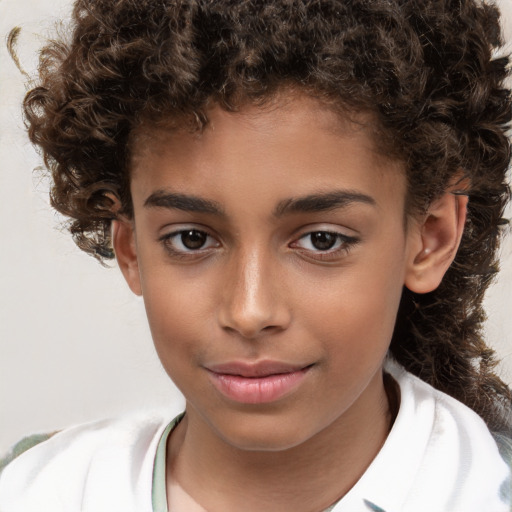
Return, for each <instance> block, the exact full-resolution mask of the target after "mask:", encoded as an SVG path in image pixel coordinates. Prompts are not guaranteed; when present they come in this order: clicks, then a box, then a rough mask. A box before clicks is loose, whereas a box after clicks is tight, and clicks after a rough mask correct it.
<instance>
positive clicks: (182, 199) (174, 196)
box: [144, 190, 226, 217]
mask: <svg viewBox="0 0 512 512" xmlns="http://www.w3.org/2000/svg"><path fill="white" fill-rule="evenodd" d="M144 206H145V207H146V208H172V209H175V210H183V211H186V212H198V213H209V214H213V215H219V216H222V217H224V216H225V215H226V214H225V212H224V210H223V208H222V206H221V205H220V204H219V203H217V202H215V201H210V200H209V199H203V198H202V197H196V196H189V195H186V194H178V193H174V192H166V191H165V190H157V191H156V192H153V193H152V194H151V195H150V196H149V197H148V198H147V199H146V201H144Z"/></svg>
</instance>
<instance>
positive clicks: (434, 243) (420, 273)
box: [405, 191, 468, 293]
mask: <svg viewBox="0 0 512 512" xmlns="http://www.w3.org/2000/svg"><path fill="white" fill-rule="evenodd" d="M467 204H468V197H467V196H466V195H462V194H460V193H454V192H452V191H447V192H445V193H444V195H443V196H442V197H440V198H439V199H437V200H436V201H434V202H433V203H432V205H431V206H430V208H429V209H428V211H427V214H426V215H425V216H424V217H423V218H422V219H421V220H420V221H419V223H418V224H416V225H414V226H411V227H410V229H411V230H412V231H411V232H410V233H409V236H410V237H412V240H410V242H411V243H410V249H411V250H410V254H409V256H408V258H409V262H408V266H407V271H406V278H405V286H406V287H407V288H409V290H411V291H412V292H415V293H428V292H431V291H433V290H435V289H436V288H437V287H438V286H439V284H440V283H441V280H442V279H443V277H444V274H445V273H446V271H447V270H448V267H449V266H450V265H451V263H452V262H453V260H454V258H455V255H456V254H457V249H458V248H459V244H460V240H461V238H462V233H463V231H464V225H465V222H466V214H467Z"/></svg>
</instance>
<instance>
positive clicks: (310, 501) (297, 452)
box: [167, 374, 394, 512]
mask: <svg viewBox="0 0 512 512" xmlns="http://www.w3.org/2000/svg"><path fill="white" fill-rule="evenodd" d="M368 388H369V389H368ZM368 388H367V390H365V396H364V397H363V396H361V397H359V398H358V399H357V400H356V402H355V403H354V404H353V405H352V406H351V407H350V408H349V409H348V410H347V411H346V412H345V413H344V414H343V415H342V416H341V417H339V418H337V419H335V420H334V421H333V422H332V423H331V424H330V425H329V426H328V427H327V428H325V429H323V430H322V431H321V432H319V433H317V434H316V435H314V436H313V437H311V438H309V439H307V440H306V441H304V442H303V443H301V444H300V445H298V446H294V447H292V448H289V449H285V450H279V451H255V450H243V449H239V448H237V447H235V446H232V445H230V444H229V443H227V442H226V441H224V440H223V439H221V438H220V437H219V436H218V435H217V434H216V433H215V432H213V431H212V429H211V428H209V426H208V425H205V423H204V420H202V419H201V418H200V417H199V416H198V415H197V414H196V413H195V411H194V409H193V408H191V407H187V414H186V415H185V418H184V419H183V421H182V422H181V423H180V425H179V426H178V427H177V428H176V431H175V432H174V433H173V434H172V436H171V438H170V442H169V444H168V453H167V465H168V466H167V467H168V468H169V469H170V470H168V471H167V478H168V481H167V488H168V489H169V487H170V484H171V482H174V483H178V484H179V485H180V486H181V487H182V488H183V489H184V490H185V492H186V493H188V494H189V495H190V496H191V497H192V498H193V499H194V500H195V501H196V502H197V503H199V504H201V505H202V506H203V507H204V508H205V509H207V510H208V511H211V512H217V511H222V512H231V511H235V510H245V511H248V512H252V511H260V510H266V511H269V512H274V511H275V512H277V511H282V510H294V511H297V512H306V511H307V512H310V511H312V510H315V511H321V510H324V509H325V508H327V507H328V506H329V505H331V504H333V503H335V502H336V501H338V500H339V499H340V498H341V497H343V496H344V495H345V494H346V493H347V492H348V491H349V490H350V489H351V488H352V487H353V485H354V484H355V483H356V482H357V481H358V480H359V478H360V477H361V476H362V474H363V473H364V472H365V470H366V469H367V467H368V466H369V465H370V463H371V461H372V460H373V459H374V458H375V456H376V455H377V453H378V452H379V450H380V448H381V447H382V444H383V443H384V441H385V439H386V437H387V435H388V433H389V429H390V426H391V424H392V421H393V419H394V418H393V416H392V413H391V412H390V408H389V401H388V397H387V394H386V390H385V387H384V383H383V380H382V374H380V375H379V376H377V378H376V379H375V382H372V383H371V384H370V385H369V387H368Z"/></svg>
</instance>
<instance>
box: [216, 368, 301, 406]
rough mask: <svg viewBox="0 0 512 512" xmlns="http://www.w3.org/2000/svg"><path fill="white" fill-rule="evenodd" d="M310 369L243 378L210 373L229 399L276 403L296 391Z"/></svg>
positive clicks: (252, 402) (256, 402) (219, 388)
mask: <svg viewBox="0 0 512 512" xmlns="http://www.w3.org/2000/svg"><path fill="white" fill-rule="evenodd" d="M308 370H309V367H308V368H304V369H302V370H298V371H296V372H291V373H279V374H276V375H268V376H266V377H242V376H240V375H228V374H223V373H215V372H211V371H210V372H209V373H210V377H211V380H212V382H213V384H214V386H215V387H216V388H217V389H218V390H219V391H220V392H221V393H222V394H223V395H224V396H225V397H227V398H229V399H231V400H234V401H235V402H241V403H245V404H264V403H270V402H275V401H276V400H279V399H280V398H284V397H285V396H286V395H288V394H290V393H291V392H292V391H294V390H295V389H296V388H297V387H298V386H299V385H300V383H301V382H302V381H303V380H304V378H305V376H306V373H307V372H308Z"/></svg>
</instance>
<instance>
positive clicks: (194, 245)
mask: <svg viewBox="0 0 512 512" xmlns="http://www.w3.org/2000/svg"><path fill="white" fill-rule="evenodd" d="M181 242H182V243H183V245H184V246H185V247H186V248H187V249H200V248H201V247H202V246H203V245H204V244H205V242H206V233H203V232H202V231H196V230H195V229H192V230H190V231H185V232H183V233H182V234H181Z"/></svg>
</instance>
